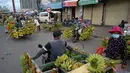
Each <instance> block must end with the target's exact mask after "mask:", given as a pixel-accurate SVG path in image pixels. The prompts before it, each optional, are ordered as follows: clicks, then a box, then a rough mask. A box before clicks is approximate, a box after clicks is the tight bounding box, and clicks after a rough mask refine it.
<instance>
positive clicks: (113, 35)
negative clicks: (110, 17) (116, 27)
mask: <svg viewBox="0 0 130 73" xmlns="http://www.w3.org/2000/svg"><path fill="white" fill-rule="evenodd" d="M112 37H113V38H115V39H117V38H119V37H120V34H112Z"/></svg>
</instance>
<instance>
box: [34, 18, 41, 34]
mask: <svg viewBox="0 0 130 73" xmlns="http://www.w3.org/2000/svg"><path fill="white" fill-rule="evenodd" d="M34 23H35V24H36V26H37V31H39V32H40V31H41V29H40V23H39V22H38V19H37V18H35V19H34Z"/></svg>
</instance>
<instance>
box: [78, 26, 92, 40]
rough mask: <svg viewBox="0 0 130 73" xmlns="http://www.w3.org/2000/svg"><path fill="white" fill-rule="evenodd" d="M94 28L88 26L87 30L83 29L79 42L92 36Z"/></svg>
mask: <svg viewBox="0 0 130 73" xmlns="http://www.w3.org/2000/svg"><path fill="white" fill-rule="evenodd" d="M93 31H94V27H93V26H89V27H88V28H85V29H83V32H82V33H81V35H80V37H79V39H80V40H87V39H89V38H90V37H91V36H92V35H93Z"/></svg>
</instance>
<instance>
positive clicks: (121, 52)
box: [105, 36, 127, 64]
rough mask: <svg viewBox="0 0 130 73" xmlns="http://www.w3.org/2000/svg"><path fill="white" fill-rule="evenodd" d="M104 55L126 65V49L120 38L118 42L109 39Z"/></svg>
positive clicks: (122, 39) (123, 41)
mask: <svg viewBox="0 0 130 73" xmlns="http://www.w3.org/2000/svg"><path fill="white" fill-rule="evenodd" d="M105 53H106V57H108V58H110V59H114V60H122V64H126V63H127V62H126V58H127V48H126V42H125V40H124V38H123V37H122V36H120V37H119V38H118V40H114V38H113V37H111V38H110V39H109V42H108V47H107V49H106V50H105Z"/></svg>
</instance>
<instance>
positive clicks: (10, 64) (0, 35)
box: [0, 26, 130, 73]
mask: <svg viewBox="0 0 130 73" xmlns="http://www.w3.org/2000/svg"><path fill="white" fill-rule="evenodd" d="M109 29H111V27H100V26H96V28H95V31H94V37H92V38H91V39H90V40H86V41H79V42H77V43H72V42H71V40H67V42H68V43H69V44H70V45H71V46H72V47H78V48H81V49H84V50H85V51H86V52H87V53H95V51H96V49H97V48H98V47H100V45H101V39H102V38H103V37H104V36H108V37H109V36H110V34H109V33H108V30H109ZM7 37H8V34H5V33H4V29H3V28H1V27H0V71H1V72H0V73H22V68H21V67H20V56H21V55H22V54H23V52H28V53H29V54H30V55H31V56H32V57H33V56H34V55H35V54H36V53H37V52H38V50H39V48H38V47H37V45H38V44H42V45H45V44H46V43H47V42H48V41H51V40H52V39H53V37H52V33H51V32H43V31H41V32H39V33H35V34H34V35H32V36H28V37H26V38H25V39H12V38H11V37H9V39H8V40H7V41H5V40H6V38H7ZM7 53H8V55H7ZM35 61H36V63H37V64H38V65H40V64H41V58H39V59H37V60H35ZM128 62H129V61H128ZM128 69H130V63H129V64H128V67H127V71H130V70H128Z"/></svg>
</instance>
